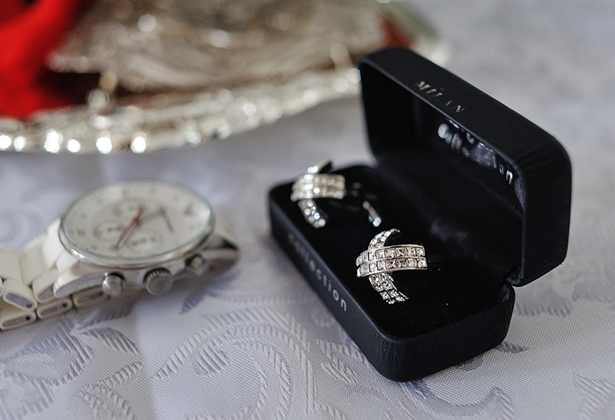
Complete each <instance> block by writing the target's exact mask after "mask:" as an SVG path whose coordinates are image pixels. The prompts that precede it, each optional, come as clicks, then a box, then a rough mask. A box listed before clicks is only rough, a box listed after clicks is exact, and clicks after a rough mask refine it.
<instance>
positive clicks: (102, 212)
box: [60, 180, 213, 267]
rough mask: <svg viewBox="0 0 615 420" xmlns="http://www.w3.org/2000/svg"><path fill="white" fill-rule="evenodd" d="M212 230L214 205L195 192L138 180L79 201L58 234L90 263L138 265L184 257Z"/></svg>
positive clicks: (70, 211) (98, 190)
mask: <svg viewBox="0 0 615 420" xmlns="http://www.w3.org/2000/svg"><path fill="white" fill-rule="evenodd" d="M212 228H213V214H212V212H211V208H210V207H209V205H208V204H207V202H205V201H204V200H203V199H202V198H200V197H199V196H197V195H196V194H194V193H193V192H191V191H188V190H186V189H185V188H183V187H180V186H178V185H175V184H169V183H166V182H161V181H153V180H151V181H150V180H139V181H127V182H119V183H116V184H112V185H107V186H105V187H102V188H99V189H97V190H94V191H92V192H90V193H89V194H87V195H85V196H84V197H82V198H81V199H79V200H78V201H76V202H75V203H74V204H73V205H72V206H71V208H70V209H69V210H68V211H67V212H66V214H65V215H64V217H63V218H62V222H61V224H60V238H61V240H62V243H63V244H64V246H65V247H66V248H67V249H68V250H69V251H70V252H72V253H73V254H75V255H77V256H78V257H79V258H81V259H84V260H86V261H87V262H90V263H93V264H98V265H110V266H118V267H121V266H138V265H145V264H151V263H159V262H164V261H168V260H171V259H174V258H177V257H180V256H182V255H184V254H185V253H187V252H189V251H190V250H191V249H193V248H194V247H195V246H196V245H198V244H200V243H201V242H202V241H203V240H204V239H205V238H206V237H207V236H208V235H209V233H211V231H212Z"/></svg>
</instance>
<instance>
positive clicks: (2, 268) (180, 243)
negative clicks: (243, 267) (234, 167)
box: [0, 180, 238, 330]
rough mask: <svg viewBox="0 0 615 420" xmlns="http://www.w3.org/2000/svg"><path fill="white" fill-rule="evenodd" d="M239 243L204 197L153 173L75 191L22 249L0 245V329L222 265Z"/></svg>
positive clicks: (155, 290)
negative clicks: (77, 193) (145, 177)
mask: <svg viewBox="0 0 615 420" xmlns="http://www.w3.org/2000/svg"><path fill="white" fill-rule="evenodd" d="M237 257H238V249H237V245H236V243H235V241H234V239H233V238H232V237H231V236H230V234H229V233H228V231H227V229H226V228H225V226H224V224H223V223H222V221H221V220H220V219H219V218H218V217H217V216H216V215H215V214H214V212H213V210H212V208H211V207H210V206H209V204H208V203H207V202H206V201H205V200H203V199H202V198H201V197H199V196H198V195H196V194H195V193H193V192H191V191H189V190H187V189H185V188H183V187H180V186H178V185H175V184H171V183H167V182H162V181H158V180H137V181H127V182H118V183H115V184H111V185H107V186H104V187H101V188H99V189H96V190H94V191H91V192H89V193H88V194H86V195H85V196H83V197H81V198H80V199H78V200H77V201H76V202H74V203H73V204H72V206H71V207H70V208H69V209H68V210H67V211H66V213H65V214H64V215H63V216H62V217H61V218H60V219H57V220H56V221H54V222H53V223H52V224H51V226H50V227H49V228H48V229H47V230H46V232H45V233H44V234H42V235H41V236H39V237H38V238H36V239H34V240H33V241H32V242H30V243H29V244H28V245H27V246H26V248H25V250H24V251H18V250H15V249H12V248H9V247H6V246H3V247H1V248H0V280H1V282H0V292H1V293H2V301H1V302H0V329H3V330H6V329H12V328H17V327H21V326H24V325H27V324H29V323H31V322H34V321H35V320H36V319H44V318H51V317H54V316H57V315H60V314H62V313H64V312H66V311H68V310H70V309H72V308H73V307H84V306H90V305H94V304H96V303H98V302H100V301H102V300H105V299H107V298H109V297H116V296H123V295H126V294H129V293H131V292H132V291H135V290H139V289H146V290H147V291H148V292H149V293H151V294H154V295H158V294H162V293H165V292H167V291H169V290H170V289H171V287H172V285H173V283H174V282H176V281H179V280H182V279H189V278H196V277H201V276H204V275H205V274H206V273H214V272H217V271H221V270H223V269H225V268H227V267H228V266H230V265H231V264H233V263H234V262H235V260H236V259H237Z"/></svg>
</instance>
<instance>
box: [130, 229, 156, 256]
mask: <svg viewBox="0 0 615 420" xmlns="http://www.w3.org/2000/svg"><path fill="white" fill-rule="evenodd" d="M163 242H164V239H163V237H162V235H161V234H160V232H158V231H157V230H151V229H139V230H137V231H135V232H134V233H133V234H132V235H131V236H130V238H128V240H127V241H126V248H128V249H129V250H130V251H131V253H134V254H137V255H148V254H152V253H154V252H155V251H157V250H158V249H160V248H161V247H162V245H163Z"/></svg>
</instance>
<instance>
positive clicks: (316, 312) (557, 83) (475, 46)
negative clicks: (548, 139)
mask: <svg viewBox="0 0 615 420" xmlns="http://www.w3.org/2000/svg"><path fill="white" fill-rule="evenodd" d="M414 3H415V4H417V5H418V6H420V7H421V8H422V10H423V11H424V12H425V14H426V15H427V16H428V17H429V18H430V19H431V20H432V21H434V23H435V24H436V26H437V27H438V28H440V29H441V30H442V31H443V32H444V34H445V35H446V37H447V38H448V39H449V40H450V42H451V43H452V51H453V55H452V57H451V59H450V61H449V66H448V67H449V68H450V69H451V70H453V71H454V72H455V73H457V74H458V75H459V76H461V77H462V78H464V79H466V80H468V81H469V82H471V83H473V84H475V85H477V86H478V87H479V88H481V89H483V90H485V91H486V92H488V93H490V94H491V95H492V96H494V97H496V98H497V99H499V100H501V101H502V102H504V103H505V104H507V105H509V106H510V107H512V108H513V109H515V110H516V111H518V112H520V113H521V114H522V115H525V116H527V117H528V118H529V119H531V120H533V121H535V122H536V123H537V124H538V125H540V126H542V127H543V128H545V129H546V130H547V131H549V132H551V133H552V134H554V135H555V136H556V137H557V138H558V139H560V140H561V142H562V143H563V144H564V145H565V147H566V148H567V149H568V151H569V153H570V155H571V158H572V162H573V170H574V192H573V210H572V226H571V238H570V239H571V242H570V247H569V256H568V258H567V260H566V261H565V263H564V265H563V266H561V267H560V268H558V269H556V270H555V271H553V272H551V273H549V274H548V275H546V276H544V277H543V278H541V279H539V280H538V281H536V282H535V283H533V284H531V285H529V286H527V287H524V288H521V289H518V290H517V293H518V299H517V304H516V307H515V312H514V316H513V319H512V324H511V327H510V332H509V334H508V336H507V337H506V340H505V342H504V343H503V344H502V345H500V346H499V347H497V348H496V349H493V350H491V351H489V352H487V353H485V354H483V355H481V356H478V357H476V358H475V359H473V360H470V361H468V362H467V363H464V364H462V365H460V366H456V367H452V368H450V369H447V370H445V371H442V372H439V373H437V374H434V375H432V376H429V377H426V378H424V379H422V380H420V381H416V382H409V383H396V382H392V381H389V380H386V379H384V378H383V377H381V376H380V375H379V374H378V373H377V372H376V371H375V370H374V369H373V368H372V367H371V366H370V365H369V364H368V363H367V362H366V361H365V359H364V358H363V356H362V355H361V353H360V352H359V351H358V350H357V348H356V347H355V345H354V344H353V343H352V341H351V340H350V339H349V338H348V337H347V335H346V334H345V332H344V331H343V330H342V329H341V328H340V326H339V325H338V323H337V322H336V321H335V320H334V319H333V318H332V317H331V315H330V313H329V312H328V311H327V309H326V308H325V306H324V305H323V304H322V303H321V302H320V301H319V300H318V298H316V295H315V294H314V292H313V291H312V290H311V289H310V288H309V287H308V286H307V284H306V283H305V282H304V280H303V279H302V278H301V276H300V275H299V273H298V271H297V270H296V269H295V268H294V267H293V266H292V265H291V263H290V262H289V260H288V259H287V258H286V257H285V255H283V254H282V253H281V251H280V248H279V247H278V245H277V244H276V243H275V242H274V240H273V239H272V237H271V235H270V232H269V223H268V216H267V212H266V193H267V190H268V189H269V187H270V186H271V185H272V184H274V183H277V182H278V181H281V180H287V179H291V178H293V177H295V176H296V175H298V174H299V173H301V172H302V171H303V170H304V169H305V168H306V166H308V165H310V164H313V163H315V162H318V161H320V160H322V159H324V158H331V159H333V161H334V162H335V163H336V164H338V165H342V164H348V163H354V162H361V161H369V160H370V157H369V153H368V150H367V146H366V141H365V134H364V131H363V122H362V116H361V110H360V106H359V102H358V101H357V100H347V101H343V102H336V103H332V104H328V105H325V106H321V107H318V108H316V109H314V110H311V111H309V112H307V113H304V114H302V115H300V116H297V117H292V118H287V119H283V120H281V121H279V122H278V123H276V124H275V125H272V126H266V127H261V128H258V129H257V130H255V131H253V132H250V133H246V134H242V135H239V136H234V137H231V138H228V139H226V140H224V141H218V142H214V143H211V144H207V145H204V146H202V147H199V148H193V149H183V150H174V151H165V152H160V153H155V154H147V155H142V156H138V155H115V156H100V155H96V156H67V155H58V156H55V155H50V154H36V155H25V154H5V155H0V242H1V243H5V244H9V245H12V246H16V247H21V246H23V245H24V244H25V243H26V242H27V241H28V240H30V239H32V238H33V237H34V236H35V235H37V234H38V233H40V232H41V231H42V230H43V228H44V227H45V226H46V225H47V224H48V223H49V222H50V221H52V220H53V219H54V218H55V217H57V216H58V215H59V214H60V213H61V212H62V211H63V210H64V209H65V208H66V206H67V205H68V204H69V203H70V202H71V201H72V200H73V199H75V198H77V197H78V196H80V195H81V194H83V193H84V192H86V191H88V190H90V189H91V188H94V187H96V186H99V185H101V184H104V183H109V182H113V181H116V180H123V179H130V178H135V177H155V178H161V179H165V180H169V181H175V182H178V183H180V184H184V185H186V186H188V187H190V188H192V189H194V190H196V191H197V192H198V193H201V194H203V195H205V196H206V197H208V198H209V200H210V201H211V202H212V204H213V205H214V206H215V207H216V208H217V209H218V211H219V212H220V213H221V214H222V215H223V216H224V217H225V218H226V220H227V221H228V223H229V224H230V226H231V228H232V230H233V232H234V234H235V235H236V237H237V238H238V241H239V243H240V246H241V250H242V256H241V260H240V261H239V263H238V264H237V265H236V266H235V267H234V268H233V269H232V270H230V271H229V272H227V273H225V274H224V275H222V276H221V277H218V278H212V279H210V280H208V281H206V282H203V283H200V284H181V285H177V286H176V287H175V288H174V290H172V291H171V292H170V293H169V294H168V295H165V296H160V297H152V296H149V295H147V294H141V295H139V296H138V297H133V298H128V299H124V300H116V301H108V302H106V303H105V304H103V305H102V306H100V307H97V308H92V309H86V310H78V311H74V312H72V313H70V314H68V315H66V316H63V317H60V318H56V319H52V320H48V321H44V322H39V323H36V324H34V325H31V326H29V327H26V328H23V329H21V330H16V331H9V332H2V333H0V418H7V419H21V418H27V419H53V418H62V419H65V418H74V419H88V418H94V419H111V418H113V419H154V418H158V419H244V418H246V419H247V418H251V419H259V418H261V419H272V418H279V419H282V418H287V419H410V418H412V419H457V418H482V419H496V418H497V419H512V418H519V419H538V418H554V419H555V418H557V419H576V418H579V419H612V418H615V263H614V261H613V260H614V255H615V134H614V133H615V100H614V98H615V82H614V81H615V76H614V75H615V49H614V46H615V30H614V29H613V28H615V6H614V5H613V3H612V2H611V1H610V0H588V1H584V2H574V1H571V0H565V1H555V0H550V1H547V0H537V1H533V2H529V1H523V0H489V1H488V0H471V1H464V2H451V1H446V0H415V1H414Z"/></svg>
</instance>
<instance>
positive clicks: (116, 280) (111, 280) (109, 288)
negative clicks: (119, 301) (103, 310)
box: [102, 273, 124, 296]
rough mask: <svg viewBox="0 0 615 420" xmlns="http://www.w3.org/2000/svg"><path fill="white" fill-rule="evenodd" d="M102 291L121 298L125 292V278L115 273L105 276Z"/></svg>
mask: <svg viewBox="0 0 615 420" xmlns="http://www.w3.org/2000/svg"><path fill="white" fill-rule="evenodd" d="M102 289H103V291H104V292H105V294H107V295H109V296H119V295H120V294H121V293H122V290H124V277H122V276H120V275H119V274H115V273H111V274H108V273H107V274H105V278H104V279H103V282H102Z"/></svg>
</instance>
